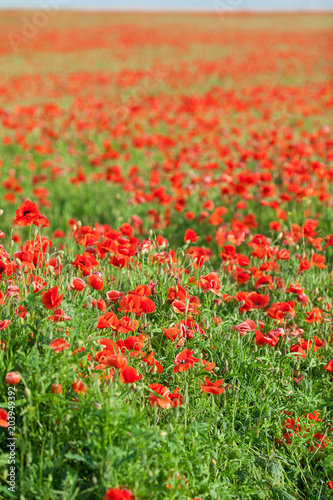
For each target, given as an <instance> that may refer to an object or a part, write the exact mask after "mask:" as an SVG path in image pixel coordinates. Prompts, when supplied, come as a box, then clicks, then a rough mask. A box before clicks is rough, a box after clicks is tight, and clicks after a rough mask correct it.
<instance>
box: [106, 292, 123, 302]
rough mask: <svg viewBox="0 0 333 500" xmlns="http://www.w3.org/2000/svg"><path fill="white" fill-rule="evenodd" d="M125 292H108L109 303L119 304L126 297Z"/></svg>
mask: <svg viewBox="0 0 333 500" xmlns="http://www.w3.org/2000/svg"><path fill="white" fill-rule="evenodd" d="M124 295H125V294H124V292H118V291H117V290H110V291H109V292H106V297H107V299H108V301H109V302H118V300H120V299H121V298H122V297H124Z"/></svg>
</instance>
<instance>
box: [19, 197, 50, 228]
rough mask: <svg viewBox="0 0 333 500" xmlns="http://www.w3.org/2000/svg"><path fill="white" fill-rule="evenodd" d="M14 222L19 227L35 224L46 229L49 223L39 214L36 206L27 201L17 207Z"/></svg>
mask: <svg viewBox="0 0 333 500" xmlns="http://www.w3.org/2000/svg"><path fill="white" fill-rule="evenodd" d="M14 222H15V223H16V224H18V225H19V226H31V225H32V224H35V225H36V226H42V227H47V226H48V225H49V221H48V220H47V219H46V218H45V217H44V216H43V215H41V214H40V213H39V210H38V208H37V206H36V204H35V203H33V202H32V201H29V200H27V201H25V202H24V203H23V204H22V205H21V206H20V207H18V209H17V210H16V217H15V219H14Z"/></svg>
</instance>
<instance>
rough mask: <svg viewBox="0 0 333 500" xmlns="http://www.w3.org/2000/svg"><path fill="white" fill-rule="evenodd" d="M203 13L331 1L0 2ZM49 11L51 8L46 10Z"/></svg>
mask: <svg viewBox="0 0 333 500" xmlns="http://www.w3.org/2000/svg"><path fill="white" fill-rule="evenodd" d="M52 3H56V4H57V5H59V6H60V7H61V8H66V9H105V10H205V11H214V10H216V8H218V7H220V8H221V6H226V8H229V9H230V10H231V11H233V10H333V0H0V8H3V9H4V8H7V9H12V8H37V9H39V8H43V7H44V8H47V6H48V5H52ZM49 8H51V7H49Z"/></svg>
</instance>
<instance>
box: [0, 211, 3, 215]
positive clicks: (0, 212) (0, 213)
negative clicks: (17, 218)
mask: <svg viewBox="0 0 333 500" xmlns="http://www.w3.org/2000/svg"><path fill="white" fill-rule="evenodd" d="M2 214H3V210H2V209H0V217H1V215H2Z"/></svg>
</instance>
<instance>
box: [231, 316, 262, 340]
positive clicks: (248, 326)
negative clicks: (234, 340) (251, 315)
mask: <svg viewBox="0 0 333 500" xmlns="http://www.w3.org/2000/svg"><path fill="white" fill-rule="evenodd" d="M232 329H233V330H234V331H237V332H238V333H239V334H240V335H243V336H245V335H246V334H247V332H253V331H254V330H255V329H256V324H255V322H254V321H253V320H252V319H246V320H245V321H243V322H242V323H240V324H239V325H236V326H233V327H232Z"/></svg>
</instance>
